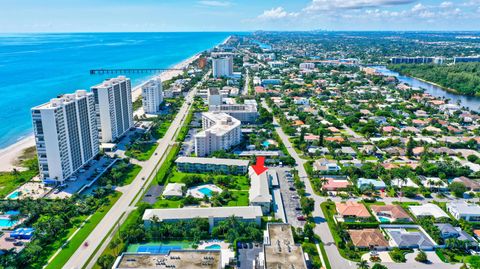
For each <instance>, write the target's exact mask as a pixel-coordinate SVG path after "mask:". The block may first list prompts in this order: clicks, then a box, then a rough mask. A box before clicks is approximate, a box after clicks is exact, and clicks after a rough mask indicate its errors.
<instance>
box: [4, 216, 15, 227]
mask: <svg viewBox="0 0 480 269" xmlns="http://www.w3.org/2000/svg"><path fill="white" fill-rule="evenodd" d="M15 224H17V221H16V220H14V221H12V220H10V219H9V218H0V228H10V227H12V226H14V225H15Z"/></svg>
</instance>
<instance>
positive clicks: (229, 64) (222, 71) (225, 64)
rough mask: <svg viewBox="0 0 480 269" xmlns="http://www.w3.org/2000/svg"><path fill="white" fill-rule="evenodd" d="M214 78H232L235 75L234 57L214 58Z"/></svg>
mask: <svg viewBox="0 0 480 269" xmlns="http://www.w3.org/2000/svg"><path fill="white" fill-rule="evenodd" d="M212 68H213V77H214V78H221V77H231V76H232V75H233V57H232V56H221V57H217V58H212Z"/></svg>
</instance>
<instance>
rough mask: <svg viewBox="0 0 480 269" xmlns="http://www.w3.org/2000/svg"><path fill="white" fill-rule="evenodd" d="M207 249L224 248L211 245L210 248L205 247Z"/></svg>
mask: <svg viewBox="0 0 480 269" xmlns="http://www.w3.org/2000/svg"><path fill="white" fill-rule="evenodd" d="M205 249H222V246H220V245H218V244H213V245H210V246H208V247H205Z"/></svg>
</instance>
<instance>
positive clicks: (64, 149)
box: [31, 90, 99, 183]
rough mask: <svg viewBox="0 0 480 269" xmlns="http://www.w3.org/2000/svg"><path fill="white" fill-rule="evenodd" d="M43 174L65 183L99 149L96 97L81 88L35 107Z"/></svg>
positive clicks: (37, 146) (40, 164)
mask: <svg viewBox="0 0 480 269" xmlns="http://www.w3.org/2000/svg"><path fill="white" fill-rule="evenodd" d="M31 113H32V120H33V131H34V135H35V142H36V148H37V156H38V164H39V169H40V178H41V179H42V180H44V181H45V182H47V183H56V182H58V183H62V182H63V181H65V180H66V179H68V178H69V177H71V176H72V175H73V174H74V173H75V172H76V171H78V170H79V169H80V168H81V167H82V166H84V165H85V164H86V163H87V162H88V161H90V160H91V159H93V158H94V157H95V156H96V155H97V154H98V153H99V145H98V144H99V143H98V131H97V126H96V117H95V101H94V95H93V94H92V93H87V91H85V90H78V91H76V92H75V93H72V94H65V95H63V96H62V97H60V98H54V99H51V100H50V102H48V103H46V104H43V105H39V106H36V107H34V108H32V110H31Z"/></svg>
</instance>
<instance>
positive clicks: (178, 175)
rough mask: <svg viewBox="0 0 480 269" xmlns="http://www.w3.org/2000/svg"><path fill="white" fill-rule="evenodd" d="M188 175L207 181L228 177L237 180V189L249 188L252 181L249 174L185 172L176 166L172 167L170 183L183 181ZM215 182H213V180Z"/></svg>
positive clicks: (169, 177)
mask: <svg viewBox="0 0 480 269" xmlns="http://www.w3.org/2000/svg"><path fill="white" fill-rule="evenodd" d="M186 176H198V177H201V178H202V179H203V181H204V182H205V183H207V182H210V179H214V178H216V177H228V178H230V179H231V181H234V182H235V185H236V186H235V188H231V189H235V190H249V189H250V182H249V180H248V177H247V176H234V175H213V174H197V173H183V172H180V171H178V170H177V169H176V168H174V169H172V172H171V174H170V175H169V176H168V182H169V183H183V178H185V177H186ZM212 183H213V182H212Z"/></svg>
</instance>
